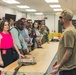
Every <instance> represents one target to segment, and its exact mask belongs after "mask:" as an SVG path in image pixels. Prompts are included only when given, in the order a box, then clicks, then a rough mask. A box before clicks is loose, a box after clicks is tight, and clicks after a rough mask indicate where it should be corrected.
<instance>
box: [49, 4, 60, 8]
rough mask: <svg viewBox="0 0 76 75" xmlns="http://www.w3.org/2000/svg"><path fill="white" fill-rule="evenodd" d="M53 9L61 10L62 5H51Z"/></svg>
mask: <svg viewBox="0 0 76 75" xmlns="http://www.w3.org/2000/svg"><path fill="white" fill-rule="evenodd" d="M50 7H51V8H60V7H61V6H60V5H50Z"/></svg>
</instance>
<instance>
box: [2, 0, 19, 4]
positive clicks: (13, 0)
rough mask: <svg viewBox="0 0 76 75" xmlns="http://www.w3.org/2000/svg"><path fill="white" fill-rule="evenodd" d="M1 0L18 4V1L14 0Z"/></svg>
mask: <svg viewBox="0 0 76 75" xmlns="http://www.w3.org/2000/svg"><path fill="white" fill-rule="evenodd" d="M3 2H6V3H8V4H20V2H18V1H16V0H3Z"/></svg>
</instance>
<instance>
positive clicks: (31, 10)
mask: <svg viewBox="0 0 76 75" xmlns="http://www.w3.org/2000/svg"><path fill="white" fill-rule="evenodd" d="M26 11H28V12H36V10H35V9H26Z"/></svg>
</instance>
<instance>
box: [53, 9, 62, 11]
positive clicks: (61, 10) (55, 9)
mask: <svg viewBox="0 0 76 75" xmlns="http://www.w3.org/2000/svg"><path fill="white" fill-rule="evenodd" d="M53 10H54V11H62V9H53Z"/></svg>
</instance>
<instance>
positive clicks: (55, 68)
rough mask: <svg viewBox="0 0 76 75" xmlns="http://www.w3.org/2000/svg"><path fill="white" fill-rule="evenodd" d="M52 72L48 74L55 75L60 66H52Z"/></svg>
mask: <svg viewBox="0 0 76 75" xmlns="http://www.w3.org/2000/svg"><path fill="white" fill-rule="evenodd" d="M53 68H54V70H53V71H52V72H51V73H50V74H52V75H54V74H56V73H57V72H58V71H59V68H60V64H58V65H55V66H53Z"/></svg>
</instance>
